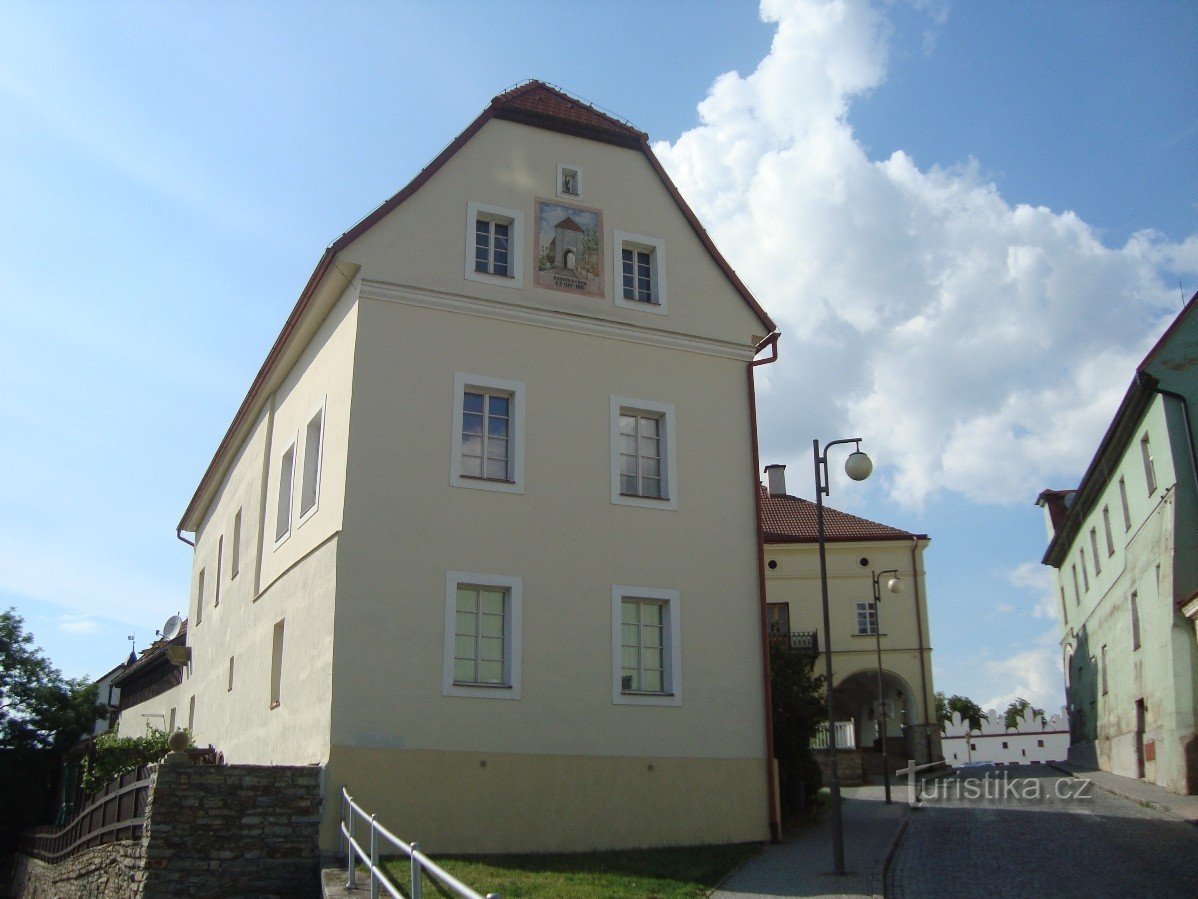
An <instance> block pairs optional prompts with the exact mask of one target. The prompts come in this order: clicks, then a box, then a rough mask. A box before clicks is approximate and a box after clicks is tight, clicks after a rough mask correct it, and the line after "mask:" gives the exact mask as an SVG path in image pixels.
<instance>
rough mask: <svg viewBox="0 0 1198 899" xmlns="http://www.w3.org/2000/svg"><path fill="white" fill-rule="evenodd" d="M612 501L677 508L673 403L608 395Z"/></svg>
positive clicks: (675, 431)
mask: <svg viewBox="0 0 1198 899" xmlns="http://www.w3.org/2000/svg"><path fill="white" fill-rule="evenodd" d="M610 414H611V501H612V502H613V503H615V504H617V505H624V506H641V507H646V508H653V509H677V508H678V465H677V442H678V441H677V436H676V435H677V433H678V432H677V430H676V426H675V416H674V406H673V405H672V404H670V403H657V402H653V401H652V400H640V399H633V398H631V397H624V396H613V397H612V398H611V406H610Z"/></svg>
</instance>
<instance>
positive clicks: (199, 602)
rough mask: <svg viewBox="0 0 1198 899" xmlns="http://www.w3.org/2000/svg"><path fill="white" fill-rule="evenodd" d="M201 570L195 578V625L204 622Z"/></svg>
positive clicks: (202, 575)
mask: <svg viewBox="0 0 1198 899" xmlns="http://www.w3.org/2000/svg"><path fill="white" fill-rule="evenodd" d="M205 570H206V569H203V568H201V569H200V573H199V575H198V576H197V577H196V624H199V623H200V622H201V621H203V620H204V571H205Z"/></svg>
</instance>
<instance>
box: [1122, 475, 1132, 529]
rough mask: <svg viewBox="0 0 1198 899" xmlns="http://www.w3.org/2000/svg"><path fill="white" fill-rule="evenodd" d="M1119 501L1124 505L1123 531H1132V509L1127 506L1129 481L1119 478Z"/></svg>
mask: <svg viewBox="0 0 1198 899" xmlns="http://www.w3.org/2000/svg"><path fill="white" fill-rule="evenodd" d="M1119 501H1120V503H1122V505H1123V530H1124V531H1130V530H1131V508H1130V507H1129V506H1128V505H1127V481H1125V480H1124V479H1123V478H1119Z"/></svg>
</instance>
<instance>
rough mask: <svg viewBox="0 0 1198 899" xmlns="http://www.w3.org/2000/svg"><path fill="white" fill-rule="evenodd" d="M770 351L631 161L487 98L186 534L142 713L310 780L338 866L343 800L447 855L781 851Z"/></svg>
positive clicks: (636, 142)
mask: <svg viewBox="0 0 1198 899" xmlns="http://www.w3.org/2000/svg"><path fill="white" fill-rule="evenodd" d="M776 340H777V333H776V330H775V328H774V324H773V322H772V321H771V320H770V318H769V317H768V316H767V315H766V313H765V312H764V311H763V310H762V309H761V308H760V307H759V306H758V304H757V303H756V301H755V300H754V299H753V297H752V296H751V295H750V293H749V291H748V290H747V289H746V288H745V286H744V285H743V284H742V283H741V282H740V280H739V279H738V278H737V277H736V275H735V274H734V273H733V272H732V270H731V269H730V268H729V267H728V265H727V263H726V262H725V261H724V260H723V259H722V257H721V256H720V255H719V253H718V252H717V251H716V249H715V248H714V246H713V245H712V244H711V242H710V240H709V239H708V237H707V236H706V233H705V232H704V231H703V229H702V228H701V227H700V225H699V223H698V221H697V220H696V219H695V217H694V215H693V213H692V212H691V211H690V209H689V208H688V207H687V206H686V204H685V202H684V201H683V200H682V198H681V197H680V196H679V195H678V193H677V191H676V189H675V188H674V187H673V185H672V184H671V183H670V181H669V179H668V177H667V176H666V175H665V173H664V171H663V170H662V168H661V166H660V165H659V163H658V162H657V160H656V159H655V158H654V156H653V154H652V152H651V151H650V149H649V146H648V141H647V137H646V135H644V134H643V133H641V132H639V131H637V130H635V129H634V128H632V127H630V126H628V125H626V124H624V123H622V122H619V121H617V120H615V119H613V118H611V117H609V116H607V115H604V114H602V113H599V112H597V111H596V110H594V109H593V108H591V107H589V106H586V105H585V104H582V103H580V102H578V101H576V100H574V99H572V98H570V97H568V96H567V95H565V94H562V93H560V92H558V91H556V90H554V89H552V88H550V87H548V86H546V85H543V84H541V83H539V82H532V83H529V84H526V85H523V86H521V87H518V88H516V89H513V90H511V91H509V92H507V93H505V94H502V95H500V96H499V97H496V98H495V100H494V101H493V102H492V104H491V105H490V107H489V108H488V109H487V110H485V111H484V112H483V114H482V115H480V116H479V117H478V119H476V120H475V121H474V122H473V123H472V124H471V125H470V126H469V127H468V128H467V129H466V130H465V131H464V132H463V133H462V134H461V135H460V136H459V137H458V138H457V139H456V140H454V141H453V143H452V144H450V145H449V147H447V148H446V150H445V151H444V152H442V153H441V154H440V155H439V156H438V157H437V158H436V159H435V160H433V161H432V163H430V165H429V166H428V167H427V168H425V169H424V170H423V171H422V172H421V173H420V174H419V175H418V176H417V177H416V179H415V180H414V181H412V182H411V183H410V184H409V185H408V186H407V187H405V188H404V189H403V190H402V191H400V192H399V193H398V194H396V195H395V196H394V197H392V198H391V199H390V200H388V201H387V202H386V203H384V204H383V205H382V206H380V207H379V208H378V209H377V210H376V211H375V212H373V213H372V214H371V215H369V216H368V217H367V218H366V219H365V220H364V221H362V222H361V223H359V224H358V225H357V226H355V227H354V228H353V229H351V230H350V231H349V232H347V233H346V234H345V235H343V236H342V237H341V238H339V239H338V240H337V241H336V242H334V243H333V245H332V246H331V247H329V249H328V250H327V251H326V253H325V254H324V256H323V258H322V259H321V260H320V262H319V264H318V265H317V267H316V270H315V271H314V272H313V274H312V276H311V279H310V280H309V282H308V284H307V286H306V288H305V289H304V291H303V294H302V296H301V297H300V299H299V301H298V303H297V304H296V306H295V309H294V311H293V312H292V313H291V315H290V317H289V318H288V320H287V322H286V324H285V325H284V327H283V330H282V333H281V334H280V336H279V338H278V340H277V342H276V343H275V345H274V346H273V348H272V349H271V351H270V354H269V356H268V357H267V359H266V361H265V363H264V364H263V366H262V369H261V371H260V372H259V373H258V375H257V377H256V378H255V380H254V382H253V384H252V385H251V386H250V389H249V391H248V393H247V395H246V398H245V400H244V402H243V403H242V405H241V408H240V409H239V410H238V411H237V414H236V416H235V418H234V420H233V422H232V424H231V425H230V427H229V429H228V432H227V433H226V434H225V436H224V438H223V440H222V441H221V443H220V446H219V448H218V450H217V452H216V454H215V456H214V458H213V460H212V463H211V465H210V466H209V468H208V470H207V471H206V472H205V474H204V477H203V479H202V481H201V483H200V485H199V487H198V489H197V490H196V492H195V495H194V497H193V498H192V500H191V502H190V503H189V505H188V507H187V509H186V512H185V513H184V515H183V518H182V521H181V522H180V526H179V527H180V532H181V533H184V532H185V533H192V534H194V535H195V563H194V575H193V580H192V591H191V602H190V610H189V628H188V631H187V640H188V644H189V646H190V649H191V661H190V667H189V669H188V670H187V673H186V676H185V677H184V679H183V681H182V683H180V684H179V685H178V686H177V687H176V688H174V689H173V690H172V691H170V692H169V693H168V694H165V695H162V696H158V697H155V698H154V700H152V701H153V702H154V703H157V704H158V705H160V706H162V708H163V709H164V710H165V709H168V708H175V709H178V710H179V712H178V714H179V715H180V716H183V714H184V712H183V711H182V710H184V709H187V710H188V711H187V713H186V715H187V720H189V721H190V722H191V723H192V727H193V731H194V737H195V739H196V740H197V741H198V742H201V743H204V744H206V743H213V744H215V745H216V746H217V747H218V748H219V749H220V750H221V751H222V752H223V753H224V755H225V758H226V759H227V760H229V761H230V762H254V763H288V764H297V763H298V764H313V765H320V766H323V768H324V771H325V798H326V820H325V824H324V828H323V835H322V846H323V847H324V848H325V849H326V850H329V849H332V848H333V847H334V846H335V845H336V817H337V807H338V806H337V801H336V798H335V797H336V796H337V794H338V791H339V790H340V788H341V786H342V785H347V786H348V787H349V788H350V790H351V792H353V793H354V795H355V797H356V798H358V800H359V801H360V802H362V803H363V804H364V805H365V806H366V807H367V808H369V809H371V810H372V811H374V812H377V813H378V815H379V819H380V821H382V822H384V823H385V824H386V825H387V826H388V827H389V828H391V829H392V830H393V831H395V832H396V833H399V834H401V835H404V836H405V837H408V838H415V839H419V840H420V841H421V843H422V845H424V846H425V847H426V848H428V849H430V850H432V851H440V852H445V851H450V852H463V851H468V852H482V851H500V852H503V851H552V850H586V849H597V848H607V847H618V846H644V845H664V844H694V843H708V842H737V841H745V840H760V839H764V838H768V837H769V835H770V828H771V820H772V817H773V812H772V806H773V799H772V797H773V795H774V788H773V785H772V775H771V770H772V769H771V766H770V764H768V762H767V758H768V754H769V753H768V749H767V727H766V717H767V716H766V708H765V699H764V690H763V687H762V683H763V671H764V660H763V640H762V627H763V625H762V602H761V593H760V587H759V584H760V572H761V560H760V558H759V556H758V554H757V542H756V508H755V497H754V488H755V485H756V477H755V474H754V470H755V467H756V455H755V454H756V447H755V438H754V427H753V422H752V418H751V415H752V412H751V410H752V389H753V387H752V384H753V379H752V367H751V362H752V360H753V359H754V357H755V356H757V355H758V351H759V350H760V349H764V348H765V347H767V346H769V345H771V344H772V343H774V342H775V341H776ZM147 711H149V710H147ZM180 720H182V717H180Z"/></svg>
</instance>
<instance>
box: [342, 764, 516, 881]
mask: <svg viewBox="0 0 1198 899" xmlns="http://www.w3.org/2000/svg"><path fill="white" fill-rule="evenodd" d="M357 816H361V818H362V820H363V821H366V820H367V819H369V821H370V849H369V851H367V850H366V849H363V848H362V844H361V843H359V842H358V841H357V840H356V839H354V819H355V817H357ZM341 835H342V836H343V837H344V838H345V841H346V842H345V868H346V872H347V880H346V883H345V888H346V889H348V890H356V889H357V888H358V864H357V859H361V860H362V861H363V862H364V863H365V864H367V865H369V866H370V899H378V895H379V887H380V885H381V886H382V887H383V888H384V889H386V891H387V892H388V893H390V894H391V895H392V896H393V897H394V899H421V895H420V891H421V875H422V874H423V873H427V874H428V875H429V876H430V877H431V878H433V880H435V881H437V883H439V884H441V886H443V887H445V888H446V889H449V890H452V891H453V892H454V893H456V894H457V895H458V896H459V897H460V899H500V896H499V894H498V893H487V894H486V896H483V894H482V893H479V892H477V891H475V890H473V889H471V888H470V887H468V886H467V885H466V884H464V883H462V882H461V881H460V880H458V879H457V878H456V877H454V876H453V875H452V874H450V873H449V872H448V871H446V870H445V869H444V868H442V867H441V866H440V865H438V864H437V863H436V862H434V861H433V860H432V859H431V858H429V857H428V856H427V855H425V854H424V853H423V852H422V851H421V850H420V844H419V843H405V842H404V841H403V840H401V839H400V838H399V837H397V836H396V835H395V834H393V833H391V831H389V830H387V828H385V827H383V825H381V824H379V822H378V816H377V815H373V814H371V813H370V812H368V811H366V809H364V808H362V806H360V805H358V803H356V802H354V797H353V796H351V795H349V790H348V789H347V788H345V787H342V788H341ZM380 836H381V837H382V838H383V839H385V840H387V841H388V842H389V843H391V845H392V846H394V847H395V848H396V849H398V850H399V851H400V852H402V853H403V854H404V855H405V856H407V859H408V861H409V862H410V863H411V869H412V876H411V879H410V885H409V890H410V892H409V893H408V895H407V896H406V897H405V896H404V894H403V893H401V892H399V888H398V887H397V886H395V884H393V883H392V882H391V879H390V878H389V877H387V874H386V872H385V871H384V870H383V869H382V868H381V867H379V837H380Z"/></svg>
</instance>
